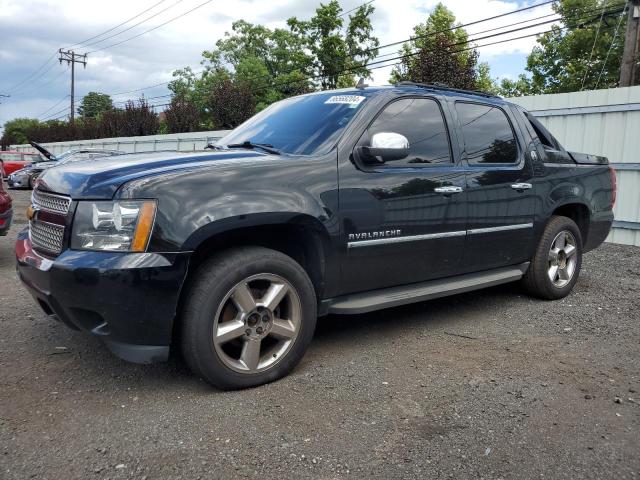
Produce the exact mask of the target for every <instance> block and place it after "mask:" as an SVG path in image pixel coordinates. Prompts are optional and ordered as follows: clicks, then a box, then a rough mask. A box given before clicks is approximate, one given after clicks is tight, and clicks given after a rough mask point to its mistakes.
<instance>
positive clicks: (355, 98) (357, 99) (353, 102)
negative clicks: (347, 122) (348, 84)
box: [324, 95, 365, 108]
mask: <svg viewBox="0 0 640 480" xmlns="http://www.w3.org/2000/svg"><path fill="white" fill-rule="evenodd" d="M364 99H365V97H363V96H360V95H334V96H333V97H329V98H328V99H327V100H326V101H325V102H324V103H325V104H330V103H341V104H344V105H349V107H350V108H356V107H357V106H358V105H360V104H361V103H362V101H363V100H364Z"/></svg>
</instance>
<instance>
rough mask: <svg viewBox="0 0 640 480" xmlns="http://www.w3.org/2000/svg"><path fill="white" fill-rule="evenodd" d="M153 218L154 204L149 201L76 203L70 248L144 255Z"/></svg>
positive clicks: (154, 213)
mask: <svg viewBox="0 0 640 480" xmlns="http://www.w3.org/2000/svg"><path fill="white" fill-rule="evenodd" d="M155 215H156V202H155V201H152V200H122V201H116V202H83V201H81V202H78V208H77V209H76V215H75V218H74V220H73V230H72V234H71V248H72V249H76V250H107V251H125V252H144V251H145V250H146V249H147V244H148V243H149V237H150V236H151V230H152V228H153V221H154V219H155Z"/></svg>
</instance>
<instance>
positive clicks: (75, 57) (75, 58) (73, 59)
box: [58, 0, 640, 123]
mask: <svg viewBox="0 0 640 480" xmlns="http://www.w3.org/2000/svg"><path fill="white" fill-rule="evenodd" d="M639 1H640V0H639ZM58 53H59V54H60V58H59V59H58V60H60V64H62V62H67V65H71V115H70V116H69V121H70V122H71V123H73V120H74V116H75V113H76V112H75V102H74V83H75V73H76V68H75V66H76V63H81V64H82V65H83V66H84V68H87V54H86V53H85V54H83V55H81V54H79V53H76V52H74V51H73V50H67V51H66V52H64V51H63V50H62V49H60V50H58Z"/></svg>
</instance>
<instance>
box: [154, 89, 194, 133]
mask: <svg viewBox="0 0 640 480" xmlns="http://www.w3.org/2000/svg"><path fill="white" fill-rule="evenodd" d="M161 116H164V119H165V120H164V122H163V123H161V125H160V130H161V133H182V132H196V131H198V127H199V121H200V115H199V113H198V109H197V108H196V106H195V105H194V104H193V103H192V102H189V101H187V100H185V99H184V98H182V97H173V98H172V99H171V105H169V108H167V109H166V110H165V111H164V114H161Z"/></svg>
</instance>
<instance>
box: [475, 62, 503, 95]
mask: <svg viewBox="0 0 640 480" xmlns="http://www.w3.org/2000/svg"><path fill="white" fill-rule="evenodd" d="M477 72H478V78H477V79H476V90H480V91H481V92H487V93H492V94H494V95H496V94H497V93H498V90H499V86H498V82H497V81H496V80H495V79H493V78H491V69H490V68H489V64H488V63H487V62H480V63H479V64H478V68H477Z"/></svg>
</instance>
